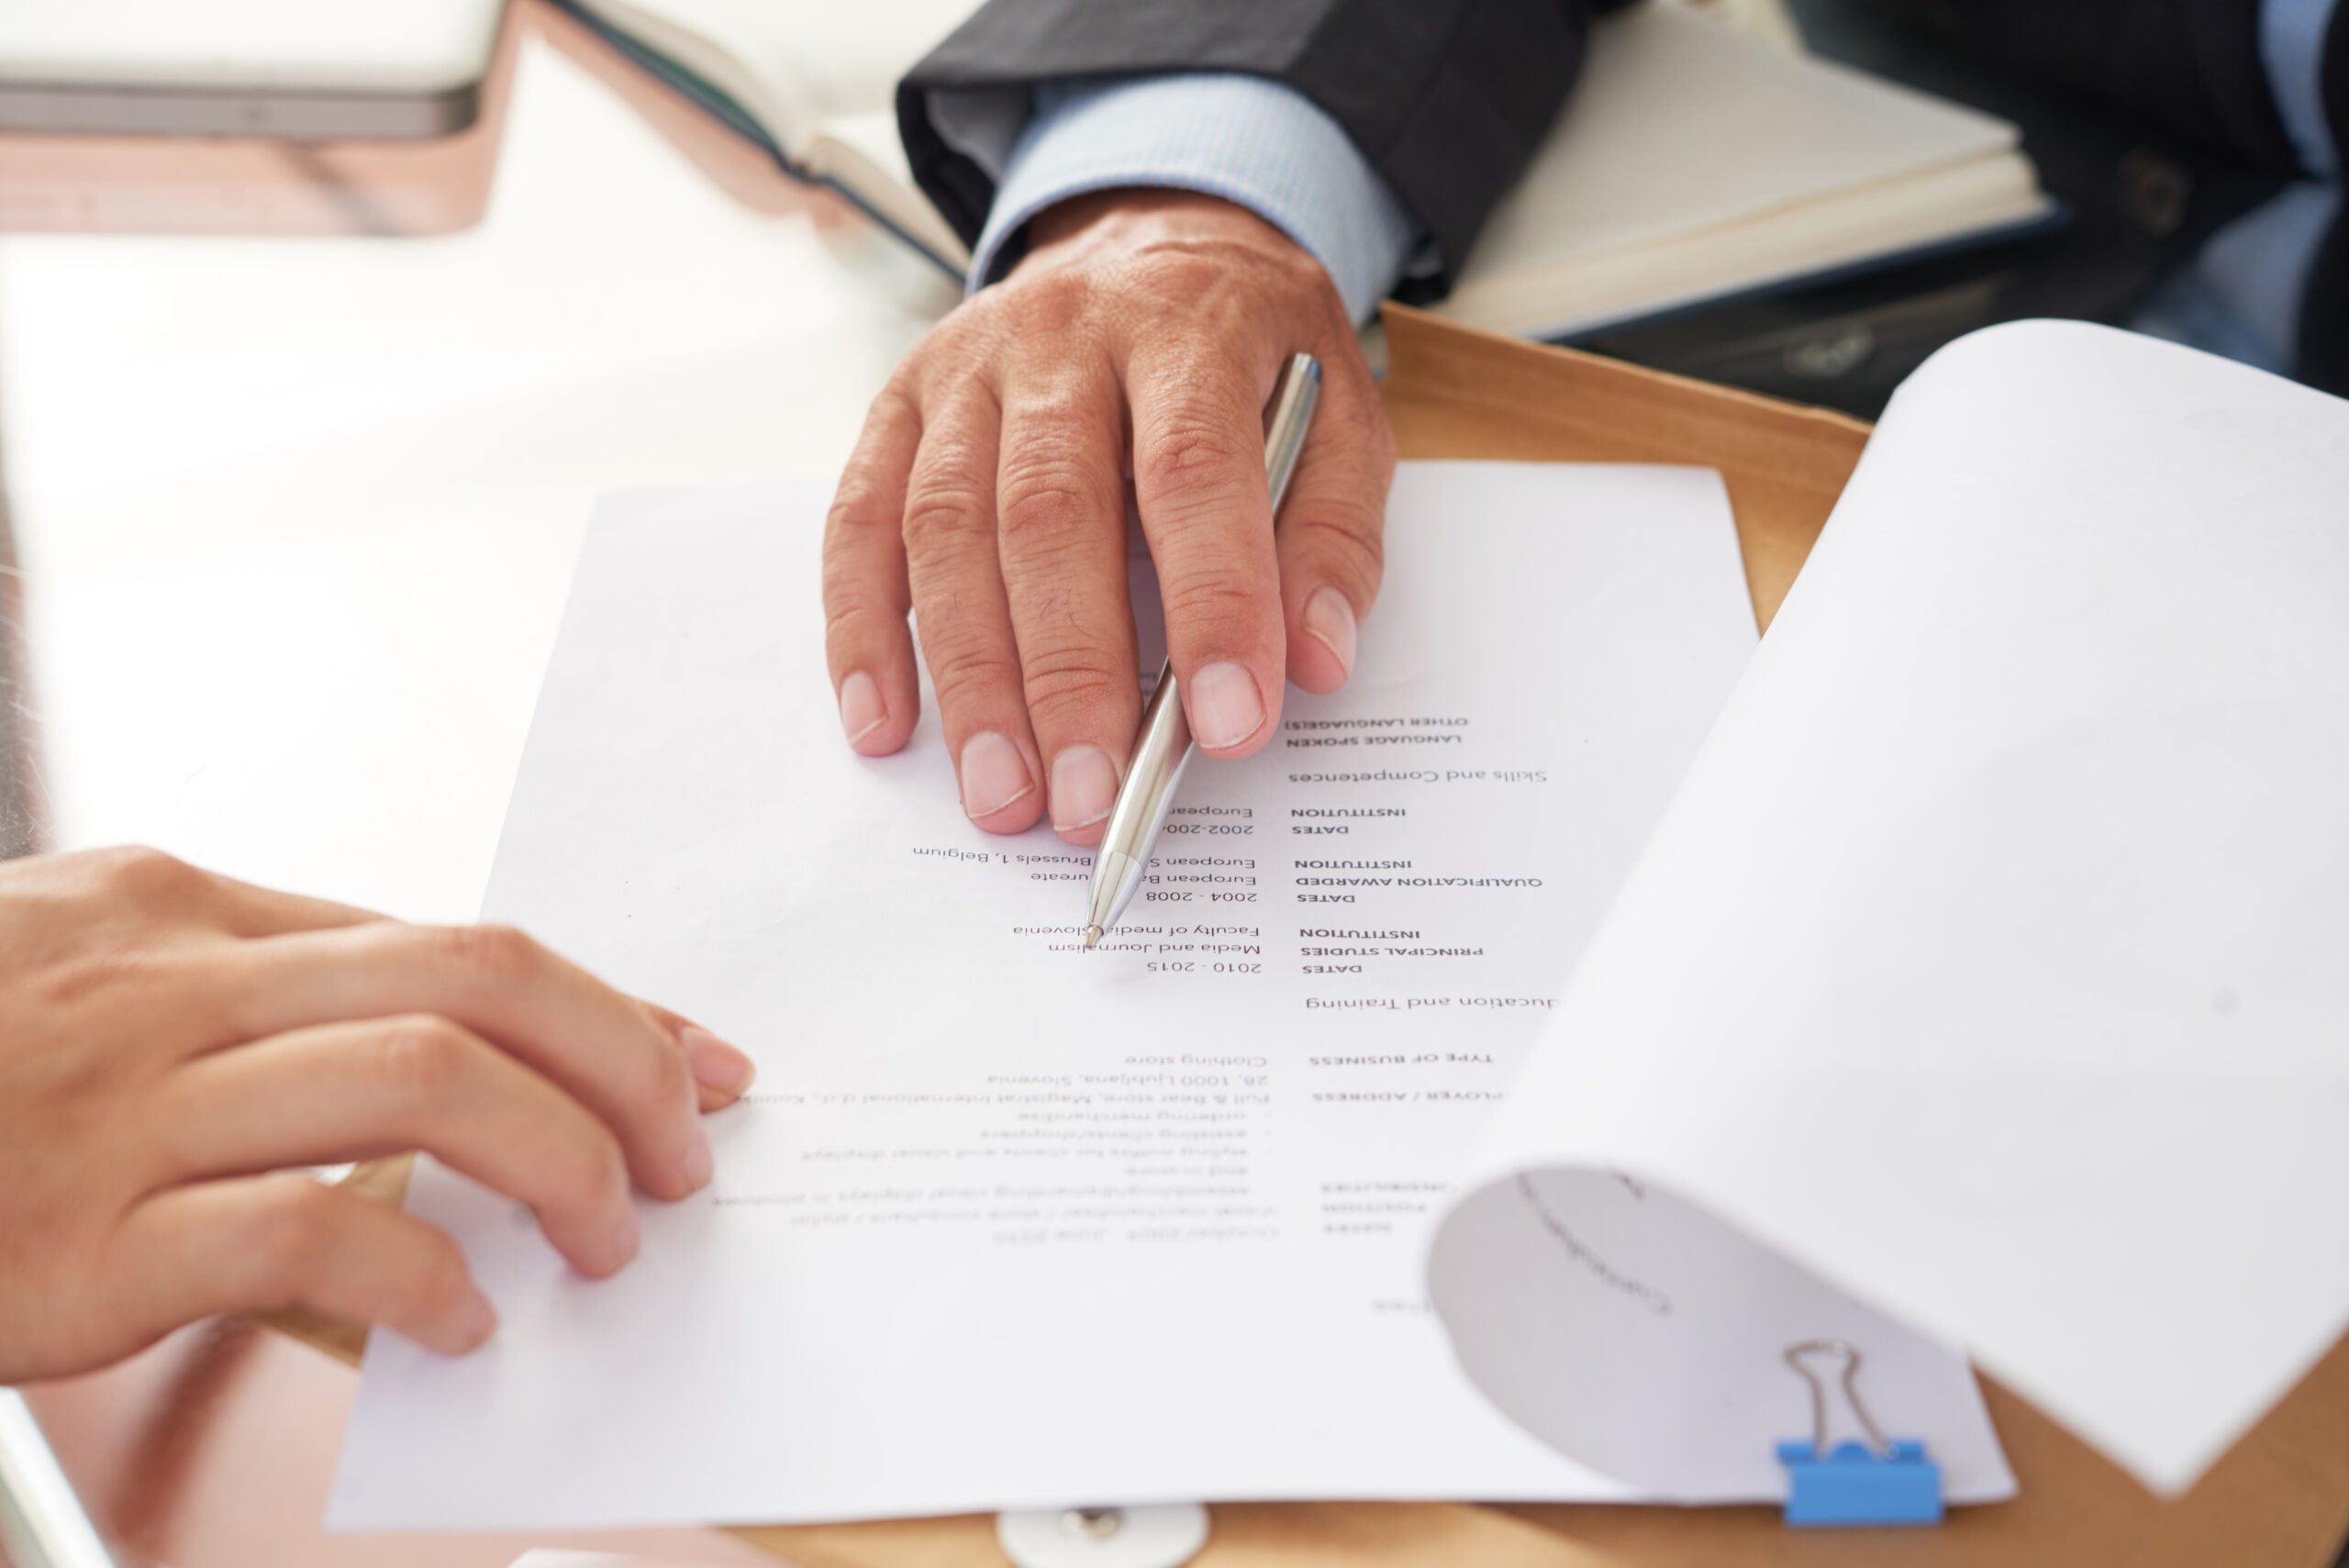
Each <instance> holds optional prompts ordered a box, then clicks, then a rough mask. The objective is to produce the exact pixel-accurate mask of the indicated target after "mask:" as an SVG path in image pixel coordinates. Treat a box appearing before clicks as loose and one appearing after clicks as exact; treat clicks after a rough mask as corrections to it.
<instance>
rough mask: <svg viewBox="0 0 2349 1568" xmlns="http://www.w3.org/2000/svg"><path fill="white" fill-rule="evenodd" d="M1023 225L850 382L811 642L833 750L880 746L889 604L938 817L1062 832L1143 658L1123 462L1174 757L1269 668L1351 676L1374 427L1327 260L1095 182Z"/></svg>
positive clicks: (1074, 831) (1008, 829)
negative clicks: (1172, 698) (1274, 413)
mask: <svg viewBox="0 0 2349 1568" xmlns="http://www.w3.org/2000/svg"><path fill="white" fill-rule="evenodd" d="M1298 350H1303V351H1305V352H1308V353H1310V354H1312V355H1314V356H1315V357H1316V358H1317V359H1318V360H1319V361H1320V362H1321V365H1322V370H1323V376H1324V379H1323V384H1322V390H1321V404H1320V411H1319V414H1318V415H1317V417H1316V419H1315V425H1314V430H1313V435H1312V439H1310V440H1309V441H1308V443H1307V445H1306V448H1305V450H1304V451H1303V452H1302V454H1301V455H1300V458H1299V461H1298V463H1297V477H1296V481H1295V484H1294V485H1293V486H1292V491H1291V494H1290V495H1289V498H1288V502H1287V505H1286V509H1285V510H1284V512H1283V515H1282V517H1281V520H1280V526H1279V527H1278V528H1277V529H1276V528H1275V527H1274V523H1273V515H1272V508H1271V506H1270V505H1269V496H1268V495H1267V493H1266V488H1265V484H1264V480H1265V474H1264V469H1263V468H1262V467H1260V466H1259V464H1260V462H1261V457H1260V454H1261V452H1262V450H1263V444H1262V443H1263V440H1264V424H1263V417H1264V415H1263V410H1264V400H1265V397H1266V395H1267V394H1268V392H1269V391H1270V389H1271V387H1272V384H1273V381H1274V379H1275V376H1276V375H1277V374H1278V373H1279V371H1280V368H1281V367H1282V365H1284V364H1285V363H1286V361H1287V360H1288V357H1289V356H1290V354H1292V353H1294V352H1296V351H1298ZM1393 471H1394V459H1393V440H1392V437H1391V436H1390V434H1389V432H1388V429H1387V425H1386V415H1385V412H1384V410H1383V409H1382V408H1381V406H1380V405H1379V401H1378V393H1377V388H1376V387H1375V384H1373V382H1372V380H1371V376H1370V371H1369V367H1368V365H1367V364H1366V363H1365V362H1364V358H1363V353H1362V350H1361V348H1360V346H1359V344H1358V343H1357V342H1356V340H1355V337H1354V329H1353V322H1352V321H1351V320H1350V319H1349V317H1348V315H1347V310H1346V306H1345V304H1344V302H1343V301H1342V300H1341V298H1340V297H1339V295H1338V293H1337V290H1336V288H1335V286H1334V285H1333V284H1331V283H1330V277H1329V274H1328V273H1327V272H1324V271H1323V270H1322V269H1321V267H1320V265H1319V263H1318V262H1316V261H1314V260H1313V259H1312V258H1311V257H1310V256H1309V255H1308V254H1306V253H1305V252H1304V251H1302V250H1299V249H1298V247H1297V244H1296V243H1295V242H1294V241H1293V240H1291V239H1288V238H1287V237H1286V235H1284V234H1282V233H1281V232H1280V231H1279V230H1278V229H1276V228H1274V227H1273V226H1271V225H1269V224H1267V223H1264V221H1263V220H1262V219H1260V218H1258V217H1254V216H1253V215H1252V214H1250V213H1247V212H1245V211H1243V210H1241V208H1239V207H1236V206H1232V205H1231V204H1230V203H1226V202H1219V201H1218V200H1216V199H1215V198H1214V197H1210V196H1201V195H1192V194H1190V193H1186V192H1176V191H1154V192H1153V191H1144V192H1139V193H1137V192H1123V193H1101V194H1099V199H1096V198H1094V197H1079V198H1072V199H1071V200H1070V201H1068V202H1065V203H1063V204H1062V205H1061V206H1059V207H1055V208H1052V209H1050V210H1049V211H1047V212H1046V213H1044V214H1042V215H1040V217H1038V218H1037V220H1036V221H1035V222H1034V223H1033V224H1032V225H1031V226H1030V246H1029V249H1028V250H1027V252H1026V254H1025V256H1024V257H1023V258H1022V259H1021V260H1020V261H1019V264H1018V265H1017V266H1016V267H1015V268H1014V269H1013V271H1012V272H1011V275H1010V276H1008V278H1006V279H1004V280H1003V281H1002V282H1000V283H997V284H992V285H991V286H989V287H987V288H985V289H982V290H980V291H979V292H978V293H977V294H975V295H972V296H971V298H969V299H968V300H966V301H965V302H964V303H963V305H962V306H960V307H959V308H958V309H957V310H956V311H955V312H954V313H953V314H952V316H950V317H947V318H946V320H945V321H943V322H941V324H940V325H939V327H938V328H936V329H935V330H933V331H932V332H931V334H930V337H929V338H928V339H926V340H925V341H924V342H923V344H922V346H921V347H920V348H919V349H918V350H916V351H915V352H914V354H913V355H911V356H910V357H909V358H908V359H907V361H906V362H905V364H903V365H902V366H900V367H899V369H898V372H897V373H896V376H894V377H893V378H892V380H891V381H890V383H889V385H888V387H887V388H886V389H885V391H884V392H883V393H882V394H881V395H880V396H879V397H878V398H877V399H876V400H875V401H874V407H873V412H872V414H871V416H870V417H868V419H867V421H866V424H865V428H864V431H863V436H862V437H861V438H860V439H859V442H858V445H857V449H856V452H855V455H854V456H853V457H852V459H851V460H850V462H849V463H848V466H847V469H846V472H845V473H843V475H842V477H841V486H840V491H839V495H838V498H837V499H836V501H835V503H834V505H833V508H832V513H831V517H830V521H829V527H828V528H827V530H826V535H825V573H824V598H825V610H826V622H827V635H826V651H827V655H828V659H829V665H830V670H831V677H832V682H833V689H834V691H835V692H836V693H837V694H838V696H839V702H840V715H841V726H842V730H843V733H844V734H845V735H846V737H847V739H848V740H849V743H850V744H851V745H852V746H853V747H854V748H855V750H857V751H860V752H862V753H863V754H865V755H867V756H882V755H886V754H888V753H890V752H893V751H897V750H898V749H899V748H900V747H902V746H904V745H905V743H906V742H907V740H908V739H909V738H910V737H911V736H912V734H913V731H914V725H915V721H916V719H917V717H918V704H919V698H918V695H917V691H918V687H917V682H916V663H915V648H914V642H913V639H912V638H911V636H909V635H908V628H907V611H908V609H910V610H911V611H912V615H913V619H914V622H915V623H916V625H917V626H918V629H919V632H920V651H921V657H922V658H923V659H925V660H927V661H928V662H929V665H930V674H931V676H932V677H933V682H934V684H935V687H936V692H937V698H938V713H939V720H940V724H941V728H942V729H943V731H944V733H945V738H946V744H947V748H948V751H949V753H950V754H951V755H952V758H953V759H954V763H955V769H956V773H957V777H958V781H959V787H960V793H961V796H962V804H963V811H964V812H965V814H966V815H968V816H969V817H970V818H971V819H972V820H973V821H974V822H975V823H977V824H978V825H979V826H980V827H981V828H985V829H986V830H987V831H989V832H1003V833H1012V832H1019V831H1022V830H1024V829H1026V828H1030V827H1031V826H1033V825H1034V824H1035V823H1036V822H1037V821H1038V820H1039V819H1040V818H1042V819H1046V820H1049V821H1050V822H1051V823H1052V826H1053V827H1054V828H1055V829H1056V830H1057V831H1058V832H1059V833H1060V835H1061V837H1062V838H1063V840H1065V841H1067V842H1069V843H1071V844H1077V845H1085V846H1090V845H1094V844H1097V843H1098V842H1099V841H1100V839H1101V835H1102V832H1103V828H1104V827H1105V825H1106V822H1107V820H1108V815H1109V811H1110V807H1111V806H1112V804H1113V803H1114V801H1115V799H1116V796H1117V793H1118V787H1119V763H1120V762H1123V761H1124V760H1125V758H1126V756H1127V754H1128V751H1129V750H1130V746H1131V744H1132V740H1133V736H1134V733H1135V730H1136V728H1137V725H1138V723H1139V721H1140V718H1141V706H1142V692H1143V684H1142V678H1143V676H1144V675H1145V674H1146V673H1147V672H1144V671H1142V670H1141V669H1140V668H1139V667H1138V658H1137V643H1136V638H1135V633H1134V627H1133V618H1132V613H1131V610H1130V605H1129V601H1128V595H1127V586H1126V485H1125V476H1126V475H1127V474H1128V473H1130V474H1131V475H1132V477H1133V490H1134V496H1135V500H1136V503H1137V505H1138V506H1139V508H1140V511H1141V524H1142V530H1143V533H1144V535H1145V537H1146V538H1147V539H1148V541H1149V545H1150V552H1151V556H1152V560H1153V561H1154V562H1155V563H1156V565H1157V568H1158V575H1159V581H1160V583H1161V584H1162V585H1163V590H1164V595H1165V603H1166V611H1167V616H1166V621H1167V651H1168V652H1169V654H1170V655H1171V656H1172V659H1173V662H1174V666H1175V673H1176V675H1177V676H1178V678H1179V681H1180V690H1181V695H1182V699H1183V703H1184V706H1185V709H1186V715H1187V717H1188V719H1189V721H1190V723H1191V725H1192V728H1193V729H1194V732H1195V734H1196V736H1197V741H1198V744H1199V749H1200V750H1201V751H1205V752H1206V753H1207V754H1208V756H1210V757H1216V758H1233V757H1241V756H1246V755H1248V754H1249V753H1250V752H1252V751H1255V750H1257V749H1258V748H1259V747H1261V746H1263V745H1264V743H1265V742H1266V741H1267V740H1270V739H1271V737H1272V736H1273V734H1274V733H1275V730H1276V728H1277V727H1278V725H1279V719H1280V707H1281V701H1282V697H1283V695H1284V693H1285V690H1286V685H1288V684H1295V685H1297V687H1299V688H1300V689H1302V690H1305V691H1308V692H1330V691H1335V690H1336V689H1337V688H1338V687H1339V686H1341V685H1342V684H1344V682H1345V680H1346V677H1347V675H1348V674H1349V673H1350V672H1351V670H1352V667H1353V651H1354V636H1355V627H1356V623H1357V621H1358V618H1359V617H1362V616H1364V615H1366V614H1368V613H1369V611H1370V607H1371V603H1372V601H1373V599H1374V598H1375V596H1376V595H1377V591H1378V573H1379V559H1380V557H1379V547H1380V535H1381V532H1382V530H1383V527H1384V517H1385V505H1386V489H1387V484H1388V483H1389V481H1390V479H1391V478H1392V475H1393ZM1047 814H1049V815H1047Z"/></svg>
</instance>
